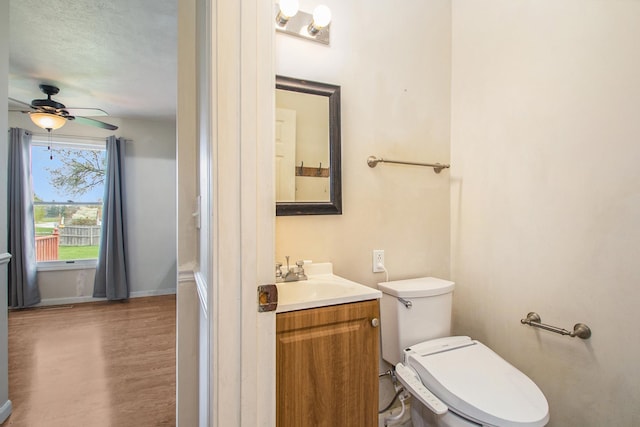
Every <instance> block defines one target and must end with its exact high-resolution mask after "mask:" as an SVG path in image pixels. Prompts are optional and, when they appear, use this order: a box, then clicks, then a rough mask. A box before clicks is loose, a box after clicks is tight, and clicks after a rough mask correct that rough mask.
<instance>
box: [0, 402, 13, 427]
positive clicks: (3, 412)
mask: <svg viewBox="0 0 640 427" xmlns="http://www.w3.org/2000/svg"><path fill="white" fill-rule="evenodd" d="M12 409H13V407H12V405H11V401H10V400H7V401H6V402H4V404H3V405H2V406H0V424H2V423H3V422H5V420H6V419H7V418H9V415H11V410H12Z"/></svg>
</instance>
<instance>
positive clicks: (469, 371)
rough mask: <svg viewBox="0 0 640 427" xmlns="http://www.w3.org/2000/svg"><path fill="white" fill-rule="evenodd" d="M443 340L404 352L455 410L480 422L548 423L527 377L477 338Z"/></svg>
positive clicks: (505, 425)
mask: <svg viewBox="0 0 640 427" xmlns="http://www.w3.org/2000/svg"><path fill="white" fill-rule="evenodd" d="M465 338H466V340H465ZM447 340H448V339H447V338H444V339H439V340H437V341H438V343H439V344H440V345H439V346H436V347H441V348H442V349H441V350H438V349H437V348H434V346H433V345H428V344H429V342H425V343H421V344H418V345H414V346H412V347H411V349H408V350H406V352H407V355H406V356H407V363H408V364H409V365H410V366H411V367H413V368H414V369H415V370H416V371H417V372H418V375H420V378H421V379H422V382H423V383H424V385H425V386H426V387H427V388H428V389H429V390H431V392H432V393H433V394H435V395H436V396H438V397H439V398H440V399H441V400H442V401H443V402H444V403H445V404H446V405H447V406H449V408H450V409H451V410H452V411H453V412H456V413H458V414H460V415H462V416H463V417H466V418H469V419H471V420H475V421H476V422H479V423H481V424H483V425H493V426H501V427H523V426H527V427H538V426H544V425H546V424H547V422H548V421H549V405H548V404H547V400H546V399H545V397H544V395H543V394H542V391H540V389H539V388H538V386H537V385H536V384H535V383H534V382H533V381H531V380H530V379H529V378H528V377H527V376H526V375H524V374H523V373H522V372H520V371H519V370H517V369H516V368H514V367H513V366H512V365H510V364H509V363H507V362H506V361H505V360H504V359H502V358H501V357H500V356H498V355H497V354H496V353H494V352H493V351H491V349H489V348H488V347H486V346H485V345H484V344H482V343H480V342H478V341H474V340H471V339H470V338H468V337H450V338H449V340H451V341H450V342H451V343H452V345H451V346H447V345H442V343H443V342H446V341H447ZM425 344H426V345H425ZM445 344H446V343H445Z"/></svg>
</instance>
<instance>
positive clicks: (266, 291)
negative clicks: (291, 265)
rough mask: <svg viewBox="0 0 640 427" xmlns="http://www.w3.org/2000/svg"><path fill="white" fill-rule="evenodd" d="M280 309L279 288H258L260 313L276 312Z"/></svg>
mask: <svg viewBox="0 0 640 427" xmlns="http://www.w3.org/2000/svg"><path fill="white" fill-rule="evenodd" d="M276 308H278V288H277V286H276V285H274V284H269V285H260V286H258V312H259V313H264V312H265V311H275V309H276Z"/></svg>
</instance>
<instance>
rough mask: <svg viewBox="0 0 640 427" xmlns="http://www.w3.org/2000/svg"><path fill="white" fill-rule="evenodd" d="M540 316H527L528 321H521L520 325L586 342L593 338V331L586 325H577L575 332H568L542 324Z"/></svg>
mask: <svg viewBox="0 0 640 427" xmlns="http://www.w3.org/2000/svg"><path fill="white" fill-rule="evenodd" d="M540 320H541V319H540V315H539V314H538V313H535V312H533V311H532V312H531V313H529V314H527V318H526V319H520V323H522V324H523V325H529V326H533V327H536V328H540V329H545V330H547V331H551V332H555V333H556V334H560V335H569V336H570V337H572V338H573V337H578V338H582V339H583V340H586V339H587V338H590V337H591V329H590V328H589V327H588V326H587V325H585V324H584V323H576V324H575V325H574V326H573V331H567V330H566V329H562V328H558V327H556V326H551V325H546V324H544V323H540Z"/></svg>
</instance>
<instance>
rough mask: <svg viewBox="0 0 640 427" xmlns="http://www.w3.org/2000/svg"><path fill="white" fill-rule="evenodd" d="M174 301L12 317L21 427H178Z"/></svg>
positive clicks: (12, 371) (13, 393)
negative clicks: (176, 414) (176, 415)
mask: <svg viewBox="0 0 640 427" xmlns="http://www.w3.org/2000/svg"><path fill="white" fill-rule="evenodd" d="M175 303H176V299H175V295H167V296H158V297H148V298H134V299H131V300H129V301H128V302H115V303H114V302H110V303H108V302H99V303H90V304H77V305H75V306H72V307H61V308H57V307H56V308H38V309H28V310H20V311H11V312H10V313H9V398H10V399H11V401H12V403H13V413H12V415H11V416H10V417H9V419H8V420H7V421H6V422H5V424H3V425H6V426H15V427H40V426H42V427H45V426H46V427H58V426H60V427H63V426H64V427H72V426H83V427H84V426H87V427H113V426H123V427H127V426H136V427H137V426H174V425H175V408H176V406H175V405H176V404H175V393H176V391H175V390H176V381H175V378H176V372H175V364H176V358H175V354H176V349H175V337H176V323H175V319H176V310H175Z"/></svg>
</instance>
